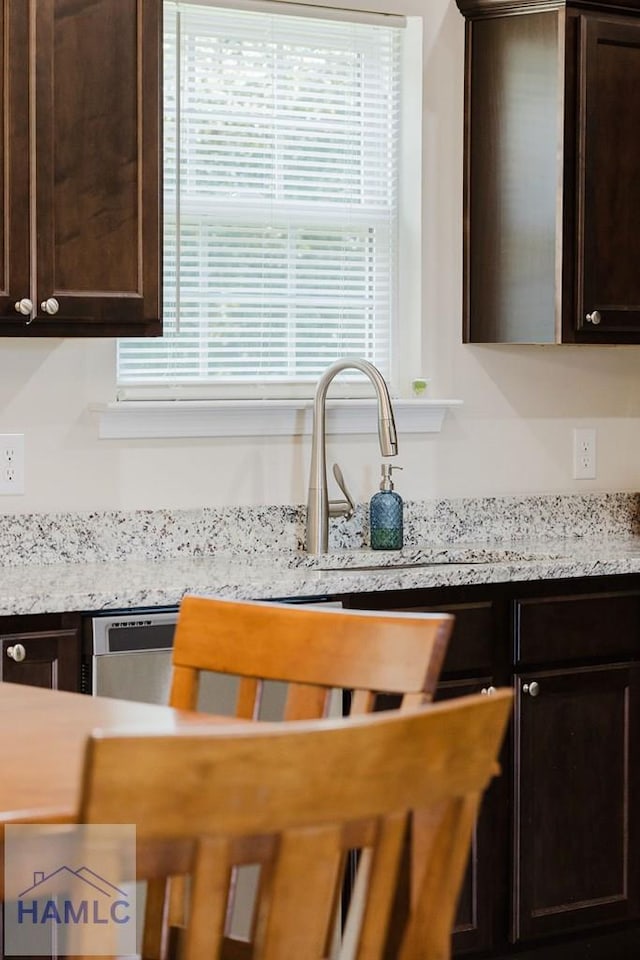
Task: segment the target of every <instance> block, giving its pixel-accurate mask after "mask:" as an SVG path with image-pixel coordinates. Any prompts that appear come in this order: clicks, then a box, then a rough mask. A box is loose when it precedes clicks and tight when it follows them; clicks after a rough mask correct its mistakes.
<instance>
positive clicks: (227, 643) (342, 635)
mask: <svg viewBox="0 0 640 960" xmlns="http://www.w3.org/2000/svg"><path fill="white" fill-rule="evenodd" d="M453 622H454V618H453V617H452V616H451V615H450V614H446V613H437V614H436V613H433V614H429V613H377V612H375V613H370V612H368V611H360V610H358V611H347V610H341V609H332V608H326V607H325V608H322V607H317V606H306V607H305V606H296V605H291V604H279V603H259V602H253V601H234V600H220V599H211V598H204V597H185V598H184V600H183V601H182V604H181V606H180V613H179V615H178V623H177V627H176V633H175V638H174V647H173V677H172V685H171V693H170V698H169V703H170V705H171V706H173V707H180V708H182V709H188V710H194V709H196V707H197V702H198V685H199V678H200V673H201V671H213V672H215V673H226V674H233V675H235V676H238V677H240V678H241V680H240V686H239V693H238V700H237V704H236V716H238V717H242V718H244V719H248V720H251V719H258V718H259V709H260V700H261V693H262V688H263V684H264V681H269V680H275V681H284V682H285V683H287V684H289V690H288V695H287V702H286V706H285V711H284V717H283V719H285V720H302V719H311V718H317V717H322V716H324V715H325V714H326V713H327V710H328V705H329V697H330V694H331V690H332V689H335V688H343V689H348V690H353V691H354V693H353V697H352V701H351V713H353V714H355V713H368V712H369V711H370V710H372V709H373V706H374V702H375V694H376V692H386V693H396V694H400V695H401V696H402V708H403V709H409V708H412V707H416V706H420V705H423V704H425V703H428V702H429V701H430V700H431V699H432V697H433V694H434V691H435V688H436V684H437V681H438V677H439V675H440V670H441V668H442V662H443V660H444V656H445V653H446V649H447V643H448V640H449V636H450V634H451V630H452V628H453Z"/></svg>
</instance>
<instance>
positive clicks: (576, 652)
mask: <svg viewBox="0 0 640 960" xmlns="http://www.w3.org/2000/svg"><path fill="white" fill-rule="evenodd" d="M512 623H513V640H514V659H515V663H516V664H523V663H543V662H546V663H554V662H559V661H562V660H577V659H580V660H587V659H599V658H607V657H618V656H630V657H636V656H638V655H639V654H640V592H639V591H627V592H618V593H593V594H581V595H577V594H572V595H568V596H558V597H547V598H542V597H535V598H527V599H521V600H514V601H513V607H512Z"/></svg>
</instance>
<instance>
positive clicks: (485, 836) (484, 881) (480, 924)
mask: <svg viewBox="0 0 640 960" xmlns="http://www.w3.org/2000/svg"><path fill="white" fill-rule="evenodd" d="M492 690H493V687H492V685H491V679H490V678H485V679H474V680H446V681H443V682H441V683H440V684H439V685H438V691H437V695H436V700H450V699H452V698H453V697H464V696H469V695H470V694H473V693H485V694H486V695H488V696H490V695H491V691H492ZM497 786H498V782H497V780H496V781H494V783H493V784H492V785H491V786H490V787H489V789H488V790H487V792H486V793H485V795H484V798H483V801H482V806H481V808H480V814H479V817H478V822H477V824H476V828H475V830H474V834H473V841H472V844H471V852H470V854H469V863H468V865H467V872H466V874H465V878H464V883H463V886H462V891H461V893H460V900H459V902H458V911H457V914H456V919H455V923H454V928H453V941H452V952H453V954H454V955H456V956H457V955H460V954H464V953H468V952H470V951H478V950H486V949H488V948H490V947H492V946H493V945H494V923H493V917H494V903H495V894H496V891H495V883H494V879H495V876H496V866H497V862H498V861H497V860H496V857H498V858H499V851H498V849H497V847H496V842H497V837H498V835H499V831H498V830H496V829H495V824H494V817H495V813H496V808H495V788H496V787H497Z"/></svg>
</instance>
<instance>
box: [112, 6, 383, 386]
mask: <svg viewBox="0 0 640 960" xmlns="http://www.w3.org/2000/svg"><path fill="white" fill-rule="evenodd" d="M399 34H400V31H399V29H398V27H388V26H378V25H372V24H367V23H358V22H345V21H342V22H341V21H336V20H326V19H325V20H321V19H315V17H314V18H313V19H310V18H309V17H308V16H290V15H283V14H280V13H277V14H272V13H262V12H253V11H251V12H250V11H246V10H236V9H233V10H232V9H222V8H219V7H214V6H208V5H204V4H197V3H181V2H166V3H165V41H164V86H165V117H164V147H165V170H164V217H165V221H164V311H163V313H164V331H165V332H164V336H163V337H162V338H161V339H132V340H120V341H119V343H118V381H119V384H120V385H121V386H125V387H126V386H128V385H129V386H131V385H142V386H144V385H151V384H155V385H158V386H159V387H162V386H164V387H176V386H178V387H179V386H180V385H183V386H185V387H186V388H188V387H189V386H190V385H191V386H200V387H204V388H205V389H204V394H205V395H206V394H207V393H209V394H210V395H212V396H215V395H216V393H215V391H214V390H211V389H207V388H211V387H214V386H216V385H218V386H221V387H224V386H225V385H234V384H235V385H239V384H243V385H247V386H250V385H253V386H254V387H255V386H256V385H258V386H260V387H269V385H271V387H272V391H271V393H272V395H282V396H286V395H288V394H289V393H290V392H291V388H292V387H293V386H294V385H300V384H302V385H305V384H306V385H307V388H305V392H310V390H309V388H310V386H311V385H312V384H313V383H314V382H315V380H316V379H317V377H318V376H319V374H320V373H321V372H322V371H323V370H324V369H325V368H326V367H327V365H328V364H329V363H331V362H332V361H334V360H336V359H338V358H339V357H343V356H361V357H365V358H367V359H369V360H371V361H372V362H373V363H375V364H376V365H377V366H378V367H379V368H380V369H381V371H382V372H383V373H384V374H385V375H387V376H388V375H389V372H390V351H391V330H392V326H393V314H394V304H395V276H396V247H397V238H396V234H397V220H398V216H397V166H398V163H397V157H396V150H397V144H398V140H399V136H398V123H399V115H400V108H399V88H400V76H399V75H400V48H401V44H400V36H399ZM273 388H275V391H274V389H273ZM187 392H188V391H187ZM202 392H203V391H200V395H202ZM158 395H159V396H162V395H163V392H162V390H160V391H159V392H158ZM165 395H166V392H165ZM218 395H219V394H218ZM236 395H237V393H236ZM247 395H251V393H250V391H248V392H247Z"/></svg>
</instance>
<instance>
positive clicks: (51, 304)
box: [40, 297, 60, 314]
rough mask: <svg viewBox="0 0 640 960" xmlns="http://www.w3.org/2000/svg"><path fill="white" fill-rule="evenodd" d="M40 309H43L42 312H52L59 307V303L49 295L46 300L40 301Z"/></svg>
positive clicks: (55, 311)
mask: <svg viewBox="0 0 640 960" xmlns="http://www.w3.org/2000/svg"><path fill="white" fill-rule="evenodd" d="M40 309H41V310H42V311H43V313H50V314H54V313H57V312H58V310H59V309H60V304H59V303H58V301H57V300H56V298H55V297H49V299H48V300H43V301H42V303H41V304H40Z"/></svg>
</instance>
